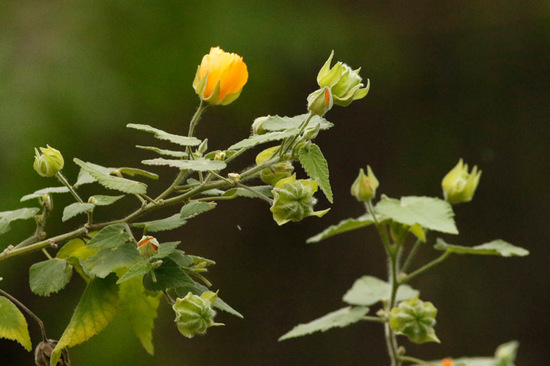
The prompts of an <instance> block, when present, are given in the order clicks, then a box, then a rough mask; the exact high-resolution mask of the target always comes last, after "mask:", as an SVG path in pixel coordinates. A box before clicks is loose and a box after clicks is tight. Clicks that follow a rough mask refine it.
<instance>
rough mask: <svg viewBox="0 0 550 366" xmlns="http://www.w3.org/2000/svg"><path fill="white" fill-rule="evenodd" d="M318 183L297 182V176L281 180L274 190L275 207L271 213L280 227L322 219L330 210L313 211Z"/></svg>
mask: <svg viewBox="0 0 550 366" xmlns="http://www.w3.org/2000/svg"><path fill="white" fill-rule="evenodd" d="M317 188H318V184H317V182H316V181H312V180H306V179H300V180H296V174H294V175H292V176H290V177H288V178H284V179H281V180H280V181H278V182H277V184H275V187H274V188H273V190H272V192H273V198H274V200H273V205H272V206H271V209H270V210H271V212H272V213H273V219H274V220H275V221H276V222H277V224H279V225H284V224H286V223H287V222H289V221H300V220H302V219H303V218H306V217H309V216H317V217H321V216H323V215H324V214H326V213H327V212H328V211H329V210H330V209H327V210H324V211H313V206H314V205H315V203H316V202H317V200H316V199H315V198H314V197H313V195H314V194H315V192H316V191H317Z"/></svg>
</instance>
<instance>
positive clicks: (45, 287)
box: [29, 258, 73, 296]
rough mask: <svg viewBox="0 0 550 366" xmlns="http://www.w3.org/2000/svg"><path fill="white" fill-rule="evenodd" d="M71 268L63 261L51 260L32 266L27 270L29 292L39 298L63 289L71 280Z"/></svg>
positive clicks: (58, 259)
mask: <svg viewBox="0 0 550 366" xmlns="http://www.w3.org/2000/svg"><path fill="white" fill-rule="evenodd" d="M72 274H73V268H72V266H71V265H70V264H69V263H67V261H66V260H65V259H60V258H52V259H48V260H46V261H43V262H38V263H35V264H33V265H32V266H31V267H30V268H29V284H30V287H31V291H32V292H34V293H35V294H37V295H40V296H50V294H51V293H55V292H58V291H59V290H61V289H63V288H64V287H65V286H66V285H67V284H68V283H69V281H70V280H71V276H72Z"/></svg>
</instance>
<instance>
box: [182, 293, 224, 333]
mask: <svg viewBox="0 0 550 366" xmlns="http://www.w3.org/2000/svg"><path fill="white" fill-rule="evenodd" d="M217 297H218V294H217V293H215V292H212V291H207V292H205V293H203V294H202V295H201V296H198V295H195V294H193V293H192V292H189V293H188V294H187V295H186V296H185V297H184V298H178V299H176V303H175V304H174V305H173V306H172V309H174V312H175V313H176V319H175V322H176V325H177V327H178V330H179V332H180V333H181V334H183V335H184V336H186V337H187V338H193V337H194V336H195V335H197V334H204V333H206V330H207V329H208V328H210V327H212V326H218V325H223V324H221V323H214V317H215V316H216V312H215V311H214V309H212V303H213V302H214V301H215V300H216V298H217Z"/></svg>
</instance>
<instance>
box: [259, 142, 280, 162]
mask: <svg viewBox="0 0 550 366" xmlns="http://www.w3.org/2000/svg"><path fill="white" fill-rule="evenodd" d="M280 147H281V146H280V145H277V146H272V147H270V148H267V149H265V150H263V151H262V152H260V153H259V154H258V155H256V164H261V163H263V162H264V161H266V160H268V159H270V158H271V157H272V156H273V154H274V153H275V152H276V151H278V150H279V148H280Z"/></svg>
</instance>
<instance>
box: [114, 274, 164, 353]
mask: <svg viewBox="0 0 550 366" xmlns="http://www.w3.org/2000/svg"><path fill="white" fill-rule="evenodd" d="M160 296H161V294H160V293H157V294H155V295H151V293H150V292H149V291H146V290H145V288H144V287H143V283H142V279H141V277H134V278H132V279H131V280H129V281H125V282H124V283H122V284H121V285H120V290H119V298H120V310H121V313H123V314H124V315H125V316H126V318H127V319H128V321H129V322H130V325H131V326H132V329H133V330H134V333H135V334H136V336H137V337H138V338H139V340H140V342H141V345H142V346H143V348H145V350H146V351H147V353H149V354H150V355H153V354H154V347H153V327H154V320H155V318H156V317H157V308H158V306H159V302H160Z"/></svg>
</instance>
